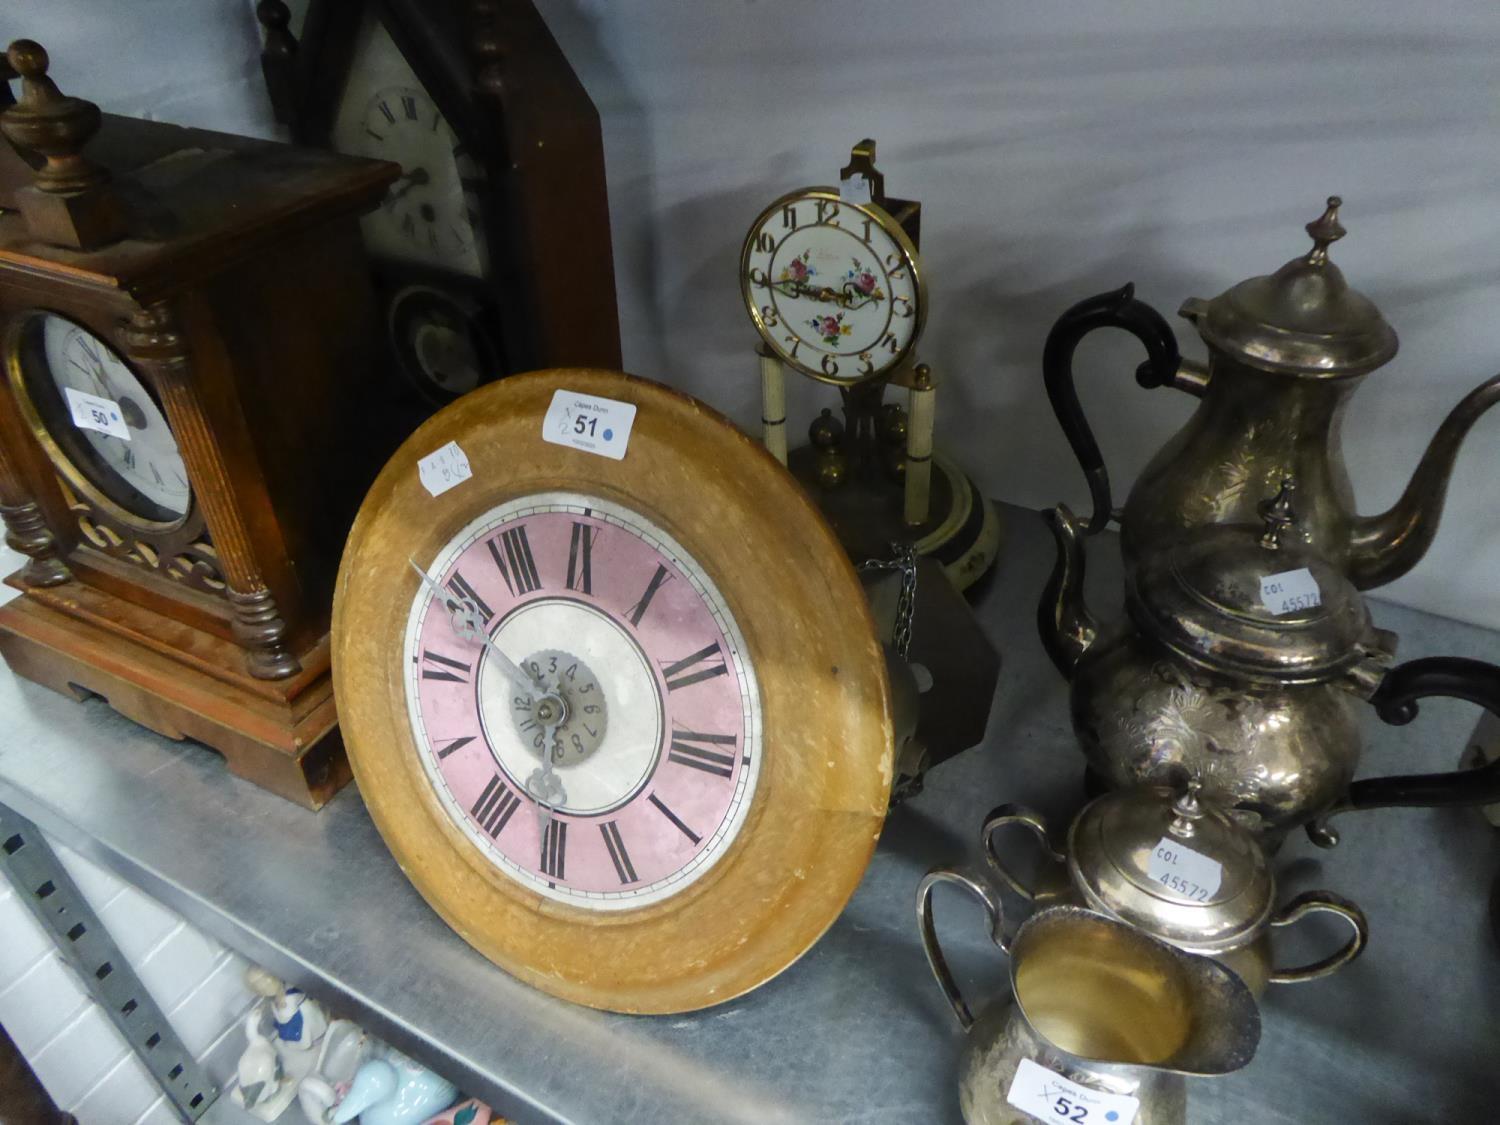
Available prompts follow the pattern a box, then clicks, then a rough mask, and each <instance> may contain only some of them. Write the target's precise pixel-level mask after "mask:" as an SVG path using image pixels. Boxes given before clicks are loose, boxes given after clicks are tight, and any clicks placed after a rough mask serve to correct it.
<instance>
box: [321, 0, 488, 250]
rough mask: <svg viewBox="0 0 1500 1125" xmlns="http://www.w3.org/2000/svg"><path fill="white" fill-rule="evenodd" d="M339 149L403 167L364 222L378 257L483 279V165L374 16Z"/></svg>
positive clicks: (354, 69)
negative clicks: (479, 196) (479, 197)
mask: <svg viewBox="0 0 1500 1125" xmlns="http://www.w3.org/2000/svg"><path fill="white" fill-rule="evenodd" d="M333 144H334V147H335V148H337V149H338V150H339V151H340V152H347V153H350V154H352V155H355V156H369V157H374V158H376V159H379V160H390V161H393V162H394V163H397V164H400V165H401V178H400V179H398V180H397V181H396V182H395V183H394V184H392V185H391V188H390V190H389V191H388V192H387V193H386V196H385V198H384V199H383V200H382V201H381V203H380V206H379V207H378V208H377V209H376V210H375V211H372V212H371V213H370V214H368V215H366V216H364V218H363V219H362V220H361V222H362V224H363V228H364V234H365V243H366V245H367V246H368V247H369V248H370V251H371V252H372V253H374V254H377V255H380V256H382V257H386V258H394V259H396V260H398V261H403V262H415V263H418V264H420V265H430V266H438V267H441V268H443V269H449V270H453V271H455V272H458V273H464V274H468V275H470V276H472V277H482V276H483V275H484V258H483V242H482V238H481V227H480V221H479V215H478V209H477V204H476V200H475V196H474V194H473V189H475V188H476V187H477V186H478V182H479V168H478V165H477V163H475V161H474V160H473V159H472V158H471V157H470V155H469V154H468V153H467V152H466V151H465V149H464V146H463V144H462V142H460V141H459V140H458V139H457V137H455V136H454V133H453V129H452V128H451V126H450V125H449V124H448V122H447V120H446V119H444V117H443V115H442V112H441V111H440V110H439V109H438V107H437V105H436V103H434V102H433V100H432V98H431V97H430V96H429V95H428V93H427V92H426V91H425V90H424V89H423V88H422V86H421V83H419V82H418V81H417V77H416V75H415V74H414V73H413V72H412V69H411V66H410V65H409V64H408V63H407V61H406V59H405V58H404V57H403V56H402V54H401V52H400V50H399V49H398V48H397V47H396V44H395V43H394V41H392V39H391V37H390V35H389V33H388V32H387V31H386V30H385V28H384V26H383V25H382V24H381V23H380V21H379V20H378V19H376V18H375V16H374V15H373V14H372V13H370V12H368V11H367V13H366V15H365V16H364V19H363V22H362V24H361V27H360V32H359V36H358V39H357V41H356V43H355V47H354V54H353V59H352V62H351V64H350V73H349V80H348V82H347V84H346V85H345V87H344V92H343V97H342V100H341V101H340V102H339V107H338V113H337V115H336V117H335V119H334V126H333Z"/></svg>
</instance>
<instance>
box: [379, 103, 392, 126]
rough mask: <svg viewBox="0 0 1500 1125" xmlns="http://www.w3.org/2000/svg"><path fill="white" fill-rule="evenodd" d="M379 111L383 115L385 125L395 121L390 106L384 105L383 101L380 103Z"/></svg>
mask: <svg viewBox="0 0 1500 1125" xmlns="http://www.w3.org/2000/svg"><path fill="white" fill-rule="evenodd" d="M380 112H381V113H383V114H384V115H385V123H386V124H387V125H394V124H395V123H396V115H395V114H394V113H392V112H391V107H390V106H388V105H386V104H385V102H381V103H380Z"/></svg>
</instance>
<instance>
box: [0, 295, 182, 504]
mask: <svg viewBox="0 0 1500 1125" xmlns="http://www.w3.org/2000/svg"><path fill="white" fill-rule="evenodd" d="M10 370H11V378H12V381H13V382H14V383H15V384H16V386H17V390H18V391H19V392H20V395H19V397H20V400H21V402H22V404H23V407H25V408H26V409H27V413H28V414H30V415H31V417H30V418H29V419H28V420H29V421H30V422H31V424H32V428H33V431H34V432H35V433H36V435H37V437H38V439H39V440H40V441H41V442H42V445H43V448H44V449H46V451H47V453H48V455H49V457H51V459H52V461H53V463H54V464H55V465H56V466H57V468H58V470H59V471H60V472H61V473H62V474H63V476H64V477H65V478H67V479H68V480H69V482H70V483H71V484H72V485H73V486H74V487H75V488H77V489H79V490H81V491H82V492H84V493H85V494H87V495H89V497H90V499H92V500H94V501H96V502H98V501H100V500H103V501H105V506H106V507H107V508H109V509H111V514H112V515H114V516H116V517H117V518H120V519H123V520H125V522H127V523H130V524H133V525H136V526H141V527H144V528H146V529H147V530H155V529H159V528H160V527H162V526H163V525H174V524H177V523H180V522H181V521H182V519H183V518H184V517H185V516H186V515H187V513H188V509H189V507H190V506H191V503H192V491H191V489H190V488H189V487H188V479H187V469H186V467H185V466H184V465H183V463H182V455H181V453H180V452H179V451H178V448H177V439H176V437H175V436H174V435H173V434H172V430H171V428H170V427H169V426H168V425H167V420H166V418H165V417H164V416H163V415H162V412H161V408H160V407H159V406H158V405H157V403H156V400H155V398H154V397H153V396H152V394H151V392H150V391H149V390H147V389H146V387H145V385H144V384H143V383H142V382H141V381H140V379H138V378H137V377H136V375H135V373H134V372H133V371H131V370H130V367H129V365H127V364H126V362H125V361H124V360H123V359H121V358H120V356H119V355H117V354H116V353H115V352H114V351H113V350H112V349H111V348H110V347H109V345H108V344H106V343H105V342H104V341H103V340H101V339H99V337H97V336H95V335H94V334H93V333H91V332H89V331H88V330H87V329H85V328H83V327H81V326H79V325H77V324H74V323H73V322H72V321H70V320H67V319H66V318H64V317H61V316H58V315H56V314H54V313H38V314H35V315H33V316H31V317H29V318H27V319H26V320H25V321H23V322H22V323H21V325H20V329H19V335H18V339H17V340H16V346H15V347H14V349H13V350H12V352H11V363H10Z"/></svg>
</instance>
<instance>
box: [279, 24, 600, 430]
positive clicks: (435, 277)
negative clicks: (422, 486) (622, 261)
mask: <svg viewBox="0 0 1500 1125" xmlns="http://www.w3.org/2000/svg"><path fill="white" fill-rule="evenodd" d="M291 7H299V8H300V7H303V5H292V6H289V5H287V4H286V3H283V2H282V0H262V2H261V3H260V4H259V5H258V7H257V13H258V15H259V17H260V20H261V23H262V24H263V25H264V27H265V31H266V40H265V50H264V53H263V55H262V62H263V68H264V70H265V76H266V80H267V84H268V87H269V90H270V92H271V96H272V102H273V104H274V106H275V109H276V112H277V116H278V118H279V119H280V120H282V121H285V122H286V123H287V124H288V125H289V126H290V128H291V131H292V136H293V139H294V140H296V141H298V142H299V143H305V144H317V145H324V146H328V147H331V148H334V149H336V150H338V151H340V152H346V153H352V154H355V155H359V156H370V157H376V158H379V159H382V160H392V161H395V162H397V163H399V164H400V165H401V176H400V178H399V179H398V180H397V181H396V182H395V183H394V184H392V185H391V187H390V190H389V191H388V192H387V194H386V196H385V198H384V199H383V200H382V201H381V204H380V206H379V207H378V208H377V209H375V210H374V211H372V212H370V213H369V214H368V215H366V216H365V218H364V220H363V229H364V234H365V242H366V245H367V246H368V248H369V251H370V255H371V259H372V261H373V263H374V266H375V273H376V280H377V286H378V289H379V293H380V300H381V305H382V318H383V321H384V326H385V333H384V335H385V339H386V342H387V344H388V347H389V356H390V359H391V361H392V364H393V366H394V368H395V370H396V372H397V373H398V375H399V377H400V379H401V380H402V382H403V384H404V385H405V386H407V387H409V388H412V389H413V390H414V391H415V392H416V394H417V395H419V396H420V398H421V399H422V400H423V401H425V402H427V403H429V404H432V403H436V404H441V403H444V402H448V401H451V400H452V399H453V398H455V397H456V396H458V395H460V394H462V393H464V392H465V391H468V390H472V389H473V388H474V387H475V386H477V385H478V384H479V383H480V382H482V381H487V380H489V379H491V378H494V377H496V376H498V375H501V374H504V373H506V372H511V371H525V370H531V369H533V368H537V367H545V366H551V365H556V364H569V363H593V364H602V365H608V366H617V365H618V364H619V349H620V344H619V323H618V317H617V314H616V308H615V282H614V266H613V256H612V251H611V246H610V232H609V209H608V200H607V196H606V192H605V183H604V156H603V144H602V139H601V135H600V129H599V119H598V114H597V113H596V111H595V109H594V106H593V103H592V102H591V101H590V100H589V98H588V95H587V93H586V92H585V91H584V89H583V86H582V84H581V83H580V82H579V81H578V79H577V76H576V75H574V73H573V71H572V69H571V68H570V67H569V66H568V63H567V60H566V59H565V58H564V57H563V54H562V52H561V50H560V49H559V48H558V46H557V43H556V41H555V40H554V39H553V38H552V35H551V33H550V32H549V31H548V30H547V26H546V24H545V23H544V22H543V20H542V18H541V16H540V15H539V14H538V13H537V12H536V10H535V9H534V8H533V7H532V5H531V3H530V0H465V2H451V3H428V2H425V0H337V2H336V0H311V3H309V4H307V5H305V7H306V13H305V18H304V20H303V22H302V25H301V33H300V36H294V34H293V30H292V17H293V13H292V11H291ZM427 409H428V410H430V405H429V406H428V408H427Z"/></svg>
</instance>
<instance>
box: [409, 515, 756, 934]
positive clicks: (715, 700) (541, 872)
mask: <svg viewBox="0 0 1500 1125" xmlns="http://www.w3.org/2000/svg"><path fill="white" fill-rule="evenodd" d="M413 562H414V563H415V564H417V565H418V566H419V568H421V569H423V570H424V571H425V572H426V573H427V574H428V575H429V576H430V577H429V580H428V581H427V582H425V583H423V585H422V587H421V589H420V590H419V592H418V594H417V597H416V600H415V601H414V603H413V605H412V607H411V611H410V615H409V617H408V622H407V628H406V636H405V659H404V661H403V669H404V675H405V679H406V691H407V711H408V714H409V717H410V720H411V724H412V729H413V734H414V735H415V741H416V745H417V751H418V754H419V755H420V756H421V759H422V764H423V766H424V768H425V771H426V774H427V777H428V779H429V781H430V782H431V784H432V786H433V787H434V789H435V791H436V792H437V794H438V796H439V799H440V801H441V803H442V805H443V808H444V809H445V810H446V811H447V814H448V816H449V817H450V818H451V819H452V820H453V822H454V823H455V824H456V825H458V826H459V828H460V829H461V830H462V831H463V833H464V834H465V835H466V836H467V838H468V839H469V840H470V841H471V843H472V844H473V845H474V847H475V848H477V849H478V851H479V853H480V854H482V855H484V856H485V857H486V858H487V859H488V860H489V861H490V862H491V863H493V864H494V866H495V867H496V868H498V869H499V870H500V871H502V872H504V873H505V874H506V875H507V876H509V877H510V878H512V879H515V880H516V881H517V882H519V883H521V884H522V885H524V886H526V887H528V888H529V889H531V890H534V891H536V892H538V893H539V894H542V895H544V896H546V897H548V898H551V899H555V900H558V901H562V902H566V903H569V904H571V905H574V906H578V907H583V908H586V909H594V910H619V909H628V908H632V907H639V906H644V905H646V904H649V903H653V902H658V901H660V900H663V899H666V898H669V897H671V896H673V895H675V894H677V893H679V892H680V891H682V890H683V889H684V888H685V887H687V886H689V885H691V884H692V883H693V882H694V881H695V880H697V879H698V878H700V877H701V876H702V875H703V874H704V873H705V872H706V871H708V870H709V869H710V868H711V867H712V866H713V865H714V863H715V862H716V861H717V860H718V859H719V858H721V857H722V856H723V855H724V854H725V852H726V851H727V850H728V848H729V847H730V846H731V844H732V843H733V841H734V839H735V837H736V835H737V834H738V833H739V831H740V829H741V827H742V826H743V824H744V821H745V817H746V814H747V812H748V810H749V808H750V804H751V801H752V798H753V796H754V793H755V788H756V781H757V779H758V777H759V775H760V769H761V757H762V754H761V749H762V748H761V704H760V695H759V692H758V689H757V685H756V679H755V673H754V669H753V668H752V666H751V663H750V660H749V658H748V655H747V653H746V648H745V643H744V639H743V637H742V636H741V634H740V630H739V627H738V626H737V625H736V623H735V621H734V618H733V616H732V615H731V614H730V612H729V608H728V606H727V605H726V603H725V601H724V599H723V597H722V596H721V595H720V593H719V592H718V590H717V589H716V588H715V586H714V584H713V582H712V580H711V579H710V578H709V577H708V576H707V575H706V574H705V573H704V572H703V570H702V568H701V567H700V566H699V565H698V564H697V563H696V562H695V561H694V560H693V558H692V557H691V556H690V555H689V554H688V553H687V552H686V551H685V550H684V549H683V548H682V547H681V546H680V545H679V544H678V543H676V542H675V541H674V540H673V539H672V537H671V536H670V535H668V534H667V533H666V532H665V531H663V530H662V529H661V528H660V527H658V526H656V525H655V524H654V523H653V522H652V521H651V520H649V519H646V518H645V517H643V516H641V515H640V514H639V513H637V512H634V511H631V510H629V509H627V508H625V507H622V506H620V505H618V504H614V503H611V502H609V501H606V500H602V499H599V498H597V497H592V496H584V495H579V494H575V493H564V492H549V493H541V494H535V495H531V496H526V497H523V498H521V499H517V500H513V501H510V502H508V503H506V504H504V505H501V506H500V507H497V508H494V509H492V510H491V511H489V512H488V513H486V514H485V515H483V516H481V517H479V518H478V519H476V520H474V521H473V522H472V523H471V524H470V525H469V526H468V527H466V528H464V530H462V531H461V532H459V534H458V535H456V536H455V537H454V538H453V539H452V540H450V541H449V542H448V543H447V544H446V545H445V546H444V547H443V548H442V549H441V550H440V551H439V552H438V555H437V557H436V559H427V560H423V559H418V560H413ZM439 590H440V591H441V592H440V593H439V592H436V591H439ZM466 619H467V620H466Z"/></svg>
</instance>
